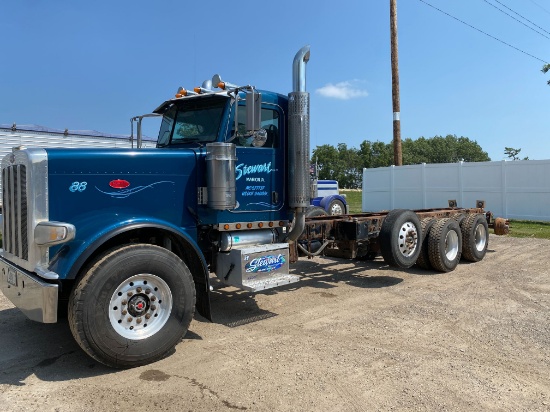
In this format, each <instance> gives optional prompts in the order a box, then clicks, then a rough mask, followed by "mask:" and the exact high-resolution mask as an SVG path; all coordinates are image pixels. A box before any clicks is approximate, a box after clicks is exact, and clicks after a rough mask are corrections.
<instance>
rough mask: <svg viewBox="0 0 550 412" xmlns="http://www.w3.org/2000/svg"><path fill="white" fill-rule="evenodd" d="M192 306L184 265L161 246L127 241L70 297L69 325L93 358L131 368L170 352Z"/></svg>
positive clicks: (93, 269) (191, 288)
mask: <svg viewBox="0 0 550 412" xmlns="http://www.w3.org/2000/svg"><path fill="white" fill-rule="evenodd" d="M194 310H195V287H194V283H193V278H192V276H191V272H190V271H189V269H188V268H187V266H186V265H185V263H184V262H183V261H182V260H181V259H180V258H179V257H177V256H176V255H175V254H173V253H172V252H170V251H168V250H166V249H163V248H161V247H159V246H153V245H129V246H122V247H119V248H117V249H114V250H111V251H110V252H108V253H107V254H105V255H104V256H103V257H102V258H100V259H99V260H98V261H97V262H96V263H95V264H94V265H93V266H92V267H91V268H90V269H89V270H88V271H87V272H86V274H85V275H84V276H83V277H82V279H80V281H79V282H78V284H77V285H76V286H75V288H74V290H73V292H72V294H71V297H70V300H69V326H70V328H71V332H72V333H73V336H74V338H75V339H76V341H77V342H78V344H79V345H80V347H81V348H82V349H83V350H84V351H85V352H86V353H87V354H88V355H90V356H91V357H92V358H94V359H95V360H97V361H99V362H101V363H103V364H105V365H107V366H111V367H118V368H120V367H133V366H139V365H144V364H147V363H150V362H154V361H156V360H159V359H161V358H162V357H164V356H165V355H166V354H168V353H169V352H170V351H171V350H172V349H173V348H174V347H175V346H176V344H177V343H178V342H179V341H180V340H181V338H182V337H183V336H184V335H185V333H186V332H187V329H188V327H189V324H190V323H191V320H192V318H193V314H194Z"/></svg>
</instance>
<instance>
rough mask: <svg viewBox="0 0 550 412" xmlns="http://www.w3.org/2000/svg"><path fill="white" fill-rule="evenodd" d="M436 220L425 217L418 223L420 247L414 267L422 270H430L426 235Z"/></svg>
mask: <svg viewBox="0 0 550 412" xmlns="http://www.w3.org/2000/svg"><path fill="white" fill-rule="evenodd" d="M436 221H437V219H435V218H433V217H427V218H424V219H422V220H421V221H420V224H421V225H422V247H421V248H420V254H419V255H418V259H417V260H416V265H417V266H418V267H421V268H422V269H431V268H432V265H431V263H430V253H429V251H428V235H429V233H430V229H431V228H432V226H433V225H434V223H435V222H436Z"/></svg>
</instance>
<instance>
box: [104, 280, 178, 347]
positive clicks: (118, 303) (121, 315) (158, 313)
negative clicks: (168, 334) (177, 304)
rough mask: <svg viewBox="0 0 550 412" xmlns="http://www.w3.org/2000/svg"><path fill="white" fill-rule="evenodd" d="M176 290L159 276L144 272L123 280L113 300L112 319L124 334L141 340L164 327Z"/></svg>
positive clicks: (111, 306) (126, 336)
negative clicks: (173, 290) (172, 290)
mask: <svg viewBox="0 0 550 412" xmlns="http://www.w3.org/2000/svg"><path fill="white" fill-rule="evenodd" d="M172 302H173V301H172V292H171V291H170V288H169V287H168V284H167V283H166V282H165V281H164V280H162V279H161V278H159V277H158V276H155V275H151V274H140V275H136V276H132V277H130V278H128V279H126V280H125V281H124V282H122V283H121V284H120V285H119V286H118V287H117V288H116V290H115V292H114V293H113V296H112V297H111V301H110V302H109V320H110V322H111V326H112V327H113V329H114V330H115V332H116V333H118V334H119V335H120V336H123V337H125V338H128V339H134V340H141V339H146V338H148V337H151V336H153V335H154V334H155V333H157V332H158V331H159V330H161V329H162V327H163V326H164V324H165V323H166V321H167V320H168V318H169V317H170V313H171V312H172Z"/></svg>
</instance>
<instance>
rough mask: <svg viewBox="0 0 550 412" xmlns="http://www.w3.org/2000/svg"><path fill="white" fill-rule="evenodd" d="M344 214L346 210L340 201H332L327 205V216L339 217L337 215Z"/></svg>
mask: <svg viewBox="0 0 550 412" xmlns="http://www.w3.org/2000/svg"><path fill="white" fill-rule="evenodd" d="M344 213H346V208H345V206H344V204H343V203H342V202H341V201H340V200H338V199H333V200H331V201H330V203H329V205H328V214H329V215H331V216H339V215H343V214H344Z"/></svg>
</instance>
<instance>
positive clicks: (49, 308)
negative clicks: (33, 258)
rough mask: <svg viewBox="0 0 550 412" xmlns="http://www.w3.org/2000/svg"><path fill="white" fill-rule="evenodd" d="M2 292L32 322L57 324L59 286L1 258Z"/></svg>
mask: <svg viewBox="0 0 550 412" xmlns="http://www.w3.org/2000/svg"><path fill="white" fill-rule="evenodd" d="M0 290H1V291H2V293H3V294H4V296H6V297H7V298H8V299H9V300H10V301H11V303H13V304H14V305H15V306H17V307H18V308H19V309H20V310H21V311H22V312H23V313H24V314H25V316H27V317H28V318H29V319H30V320H34V321H36V322H42V323H55V322H57V297H58V293H59V287H58V285H57V284H52V283H47V282H45V281H44V280H43V279H41V278H39V277H38V276H36V275H35V274H34V273H30V272H27V271H26V270H23V269H20V268H18V267H17V266H15V265H13V264H12V263H10V262H8V261H7V260H5V259H4V258H2V257H0Z"/></svg>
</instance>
